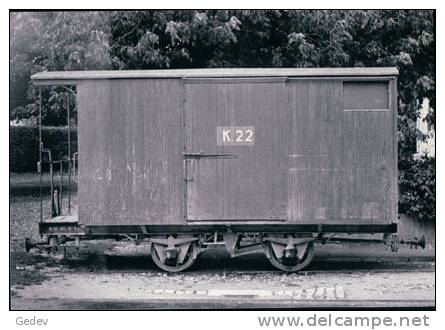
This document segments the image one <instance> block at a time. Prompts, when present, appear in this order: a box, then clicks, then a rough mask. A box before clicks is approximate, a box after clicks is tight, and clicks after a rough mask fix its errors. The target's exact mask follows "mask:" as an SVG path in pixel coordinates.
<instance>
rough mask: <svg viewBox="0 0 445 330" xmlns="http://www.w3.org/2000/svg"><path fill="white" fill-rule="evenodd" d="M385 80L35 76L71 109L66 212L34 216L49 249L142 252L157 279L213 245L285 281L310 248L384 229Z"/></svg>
mask: <svg viewBox="0 0 445 330" xmlns="http://www.w3.org/2000/svg"><path fill="white" fill-rule="evenodd" d="M397 75H398V71H397V69H395V68H320V69H316V68H310V69H199V70H143V71H76V72H41V73H38V74H35V75H33V76H32V79H33V82H34V84H35V85H75V86H76V91H77V107H78V149H79V159H78V173H79V188H78V189H79V190H78V199H79V207H78V213H77V212H76V213H75V214H73V215H72V216H70V217H67V216H66V215H63V214H62V215H59V216H57V217H53V218H49V219H43V220H42V221H41V223H40V231H41V234H42V235H43V236H44V237H45V239H50V241H51V242H52V244H57V243H60V242H62V243H63V242H67V241H70V240H71V239H75V240H76V241H78V240H79V239H90V238H98V237H101V238H103V237H121V236H124V237H127V238H129V239H132V240H134V241H136V242H147V243H148V246H149V248H150V251H151V254H152V257H153V260H154V261H155V262H156V264H158V266H160V267H161V268H162V269H164V270H167V271H179V270H183V269H185V268H188V267H190V266H191V265H192V264H193V262H194V260H195V259H196V257H197V255H198V254H199V253H200V252H201V251H202V250H203V249H205V248H206V247H209V246H212V245H221V246H223V247H225V248H226V249H227V250H228V251H229V252H230V253H231V255H232V256H238V255H243V254H247V253H256V252H258V251H264V252H265V253H266V255H267V257H268V258H269V260H270V261H271V263H272V264H273V265H274V266H276V267H277V268H279V269H282V270H285V271H296V270H299V269H301V268H303V267H305V266H306V265H307V264H308V263H309V262H310V261H311V258H312V256H313V249H314V242H316V241H317V240H320V239H327V238H329V237H332V236H333V235H334V234H335V233H351V234H352V233H393V232H396V230H397V225H396V222H397V135H396V130H397V120H396V119H397V118H396V112H397V110H396V109H397V104H396V103H397V102H396V100H397ZM44 143H45V141H43V144H44ZM73 159H74V156H73V155H69V157H68V161H70V162H74V160H73ZM73 165H74V164H73ZM51 239H52V240H51Z"/></svg>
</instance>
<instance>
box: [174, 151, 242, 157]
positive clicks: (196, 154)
mask: <svg viewBox="0 0 445 330" xmlns="http://www.w3.org/2000/svg"><path fill="white" fill-rule="evenodd" d="M182 155H183V156H184V158H185V159H200V158H223V159H234V158H238V156H237V155H232V154H205V153H204V152H202V151H200V152H183V153H182Z"/></svg>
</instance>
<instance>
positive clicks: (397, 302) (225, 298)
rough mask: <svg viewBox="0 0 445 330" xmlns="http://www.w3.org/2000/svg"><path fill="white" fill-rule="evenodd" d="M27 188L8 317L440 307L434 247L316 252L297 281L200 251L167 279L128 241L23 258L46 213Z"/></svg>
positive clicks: (18, 185) (18, 215) (20, 205)
mask: <svg viewBox="0 0 445 330" xmlns="http://www.w3.org/2000/svg"><path fill="white" fill-rule="evenodd" d="M33 178H34V179H33V180H34V182H35V181H36V180H37V177H33ZM26 182H27V181H26V180H23V178H20V177H18V178H16V179H13V180H12V183H11V188H12V189H11V197H10V234H11V263H10V266H11V268H10V271H11V308H12V309H121V308H126V309H152V308H163V309H166V308H167V309H171V308H186V309H187V308H311V307H312V308H320V307H333V306H334V307H348V306H349V307H359V308H360V307H377V308H378V307H410V306H411V307H412V306H416V307H427V308H431V307H433V306H434V305H435V250H434V246H431V245H430V244H428V246H427V248H426V249H425V250H421V249H410V248H409V247H407V246H403V247H401V248H400V250H399V253H397V254H396V253H393V252H391V251H390V249H389V247H388V246H385V245H369V244H357V243H356V244H352V245H351V244H346V243H342V244H340V243H330V244H327V245H318V246H317V247H316V251H317V252H316V256H315V258H314V261H313V263H312V264H311V265H310V266H309V267H308V268H307V269H306V270H305V271H302V272H300V273H298V274H285V273H282V272H279V271H276V270H275V269H274V268H273V267H272V266H271V265H270V264H269V262H268V261H267V259H266V258H265V257H264V256H263V255H253V256H244V257H241V258H237V259H231V258H230V257H229V256H228V254H227V253H226V252H224V251H218V250H214V251H206V252H205V253H203V254H202V255H201V256H200V258H199V259H198V261H197V262H196V264H195V265H194V266H193V268H192V269H191V270H190V271H187V272H184V273H181V274H166V273H163V272H160V271H159V270H158V269H157V268H156V267H155V265H154V264H153V262H152V261H151V258H150V256H149V253H148V249H147V246H146V245H144V244H141V245H139V246H135V245H133V244H132V243H130V242H124V241H120V242H111V241H94V242H89V243H87V244H84V245H82V246H81V247H80V249H79V250H76V249H73V250H68V253H67V255H66V257H65V258H64V256H63V254H62V251H57V252H54V253H52V254H47V253H46V252H42V251H32V252H31V253H26V252H25V251H24V247H23V238H24V237H34V238H37V234H38V229H37V222H38V219H39V214H40V201H39V198H38V197H37V196H36V190H32V189H31V190H29V189H27V184H26ZM45 182H48V180H46V181H45ZM47 190H48V189H47V186H46V188H45V192H46V193H47ZM46 200H47V201H46V202H45V203H44V205H43V207H44V211H45V212H49V202H48V198H46ZM72 201H73V203H74V204H75V201H76V195H75V194H74V195H73V196H72ZM64 203H65V205H66V200H65V201H64Z"/></svg>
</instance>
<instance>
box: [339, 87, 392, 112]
mask: <svg viewBox="0 0 445 330" xmlns="http://www.w3.org/2000/svg"><path fill="white" fill-rule="evenodd" d="M343 109H344V110H349V111H354V110H389V95H388V82H387V81H345V82H343Z"/></svg>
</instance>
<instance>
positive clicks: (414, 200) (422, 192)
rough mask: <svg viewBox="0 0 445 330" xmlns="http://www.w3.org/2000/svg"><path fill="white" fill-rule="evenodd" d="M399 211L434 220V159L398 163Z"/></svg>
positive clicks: (425, 219) (425, 158)
mask: <svg viewBox="0 0 445 330" xmlns="http://www.w3.org/2000/svg"><path fill="white" fill-rule="evenodd" d="M399 189H400V191H399V213H406V214H408V215H410V216H412V217H415V218H417V219H419V220H424V221H435V220H436V160H435V159H434V158H430V157H422V158H420V159H406V160H403V161H402V162H400V163H399Z"/></svg>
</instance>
